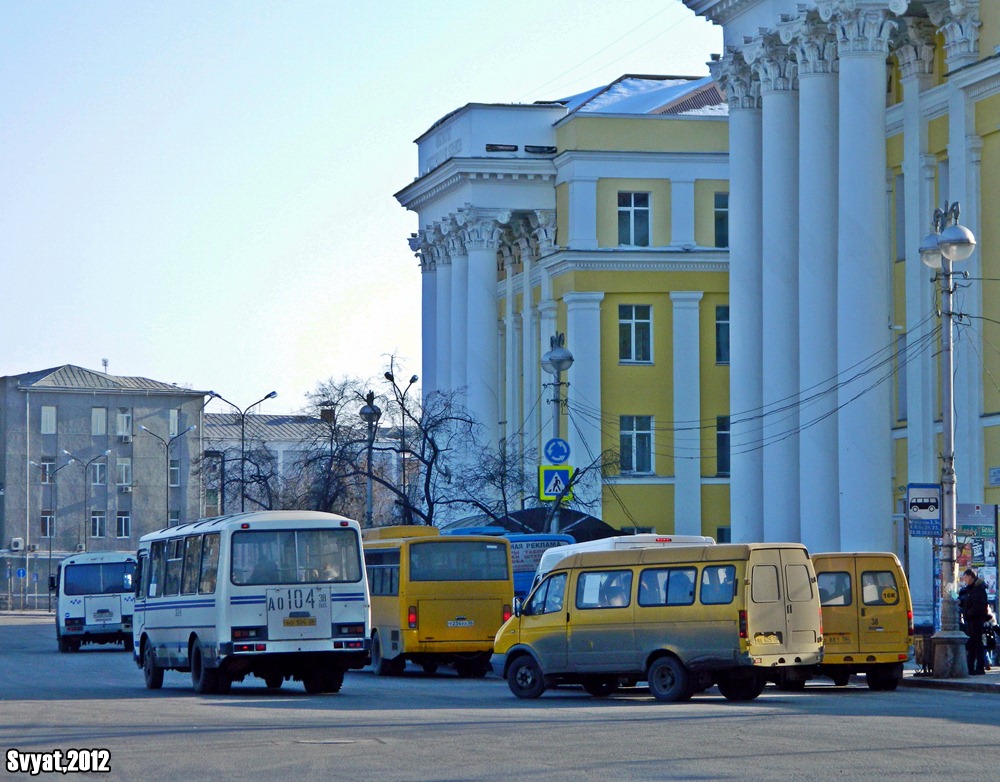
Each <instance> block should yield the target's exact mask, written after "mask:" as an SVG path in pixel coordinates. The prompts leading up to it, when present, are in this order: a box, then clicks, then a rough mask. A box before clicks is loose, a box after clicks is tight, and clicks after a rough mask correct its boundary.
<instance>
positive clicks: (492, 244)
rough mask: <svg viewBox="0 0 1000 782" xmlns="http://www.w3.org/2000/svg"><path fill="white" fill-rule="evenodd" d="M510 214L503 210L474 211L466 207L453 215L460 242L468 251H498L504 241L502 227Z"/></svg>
mask: <svg viewBox="0 0 1000 782" xmlns="http://www.w3.org/2000/svg"><path fill="white" fill-rule="evenodd" d="M510 218H511V214H510V211H509V210H505V209H475V208H472V207H466V208H465V209H460V210H459V211H458V214H457V215H455V223H456V224H457V225H458V226H459V228H460V230H461V234H462V241H463V243H464V245H465V247H466V249H468V250H499V249H500V244H501V243H502V242H503V240H504V226H506V225H507V223H509V222H510Z"/></svg>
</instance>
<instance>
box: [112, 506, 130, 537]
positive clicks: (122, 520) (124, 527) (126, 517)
mask: <svg viewBox="0 0 1000 782" xmlns="http://www.w3.org/2000/svg"><path fill="white" fill-rule="evenodd" d="M115 537H116V538H131V537H132V513H131V511H127V510H120V511H118V512H117V513H116V514H115Z"/></svg>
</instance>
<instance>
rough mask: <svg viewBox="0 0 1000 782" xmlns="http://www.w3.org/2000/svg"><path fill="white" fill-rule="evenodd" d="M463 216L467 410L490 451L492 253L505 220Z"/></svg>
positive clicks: (495, 356) (504, 216) (495, 355)
mask: <svg viewBox="0 0 1000 782" xmlns="http://www.w3.org/2000/svg"><path fill="white" fill-rule="evenodd" d="M463 217H464V222H463V226H462V228H463V233H464V241H465V248H466V251H467V252H468V258H469V264H468V269H469V299H468V319H467V339H468V345H469V349H468V355H467V362H468V363H467V372H468V374H467V377H466V382H467V385H468V405H467V406H468V410H469V412H470V413H471V414H472V415H473V416H474V417H475V419H476V421H477V422H478V423H479V425H480V439H481V444H482V445H484V446H486V447H496V444H497V443H498V442H499V426H498V423H499V420H500V417H499V412H500V403H499V402H500V400H499V397H498V391H499V389H498V379H499V374H500V366H499V350H498V342H499V337H498V328H499V326H498V318H497V293H496V291H497V251H498V250H499V248H500V242H501V241H502V238H503V230H502V228H501V223H506V222H507V221H508V220H509V219H510V216H509V213H499V212H496V211H494V212H492V213H487V212H485V211H480V210H475V211H473V210H469V211H467V212H464V213H463Z"/></svg>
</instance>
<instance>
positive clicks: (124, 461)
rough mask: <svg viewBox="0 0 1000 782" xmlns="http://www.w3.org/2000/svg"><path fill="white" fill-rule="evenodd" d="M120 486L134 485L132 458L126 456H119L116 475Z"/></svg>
mask: <svg viewBox="0 0 1000 782" xmlns="http://www.w3.org/2000/svg"><path fill="white" fill-rule="evenodd" d="M116 478H117V481H118V485H119V486H131V485H132V459H131V458H129V457H127V456H125V457H119V459H118V465H117V475H116Z"/></svg>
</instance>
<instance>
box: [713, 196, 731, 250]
mask: <svg viewBox="0 0 1000 782" xmlns="http://www.w3.org/2000/svg"><path fill="white" fill-rule="evenodd" d="M715 246H716V247H728V246H729V193H716V194H715Z"/></svg>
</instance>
